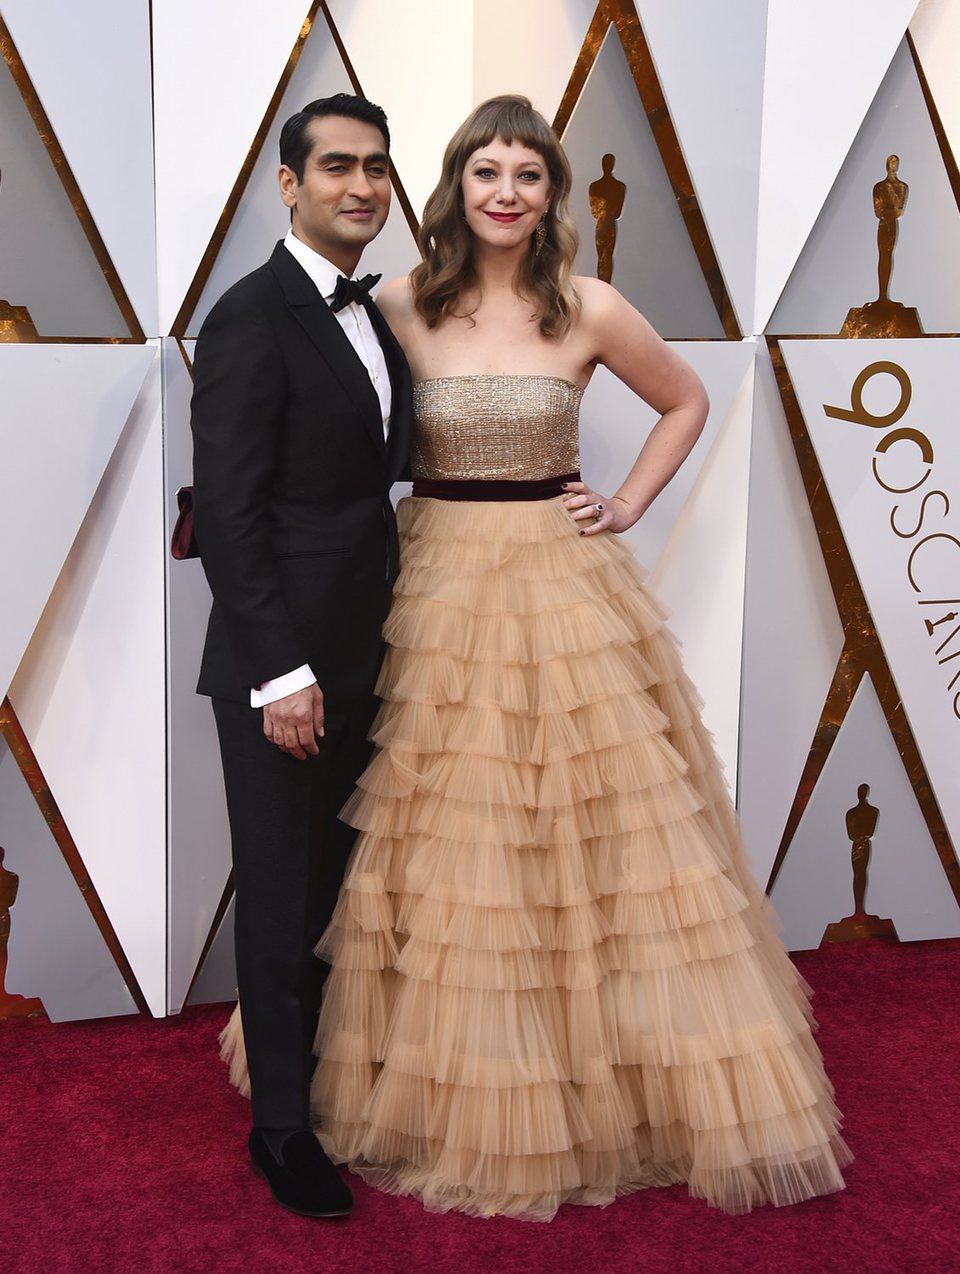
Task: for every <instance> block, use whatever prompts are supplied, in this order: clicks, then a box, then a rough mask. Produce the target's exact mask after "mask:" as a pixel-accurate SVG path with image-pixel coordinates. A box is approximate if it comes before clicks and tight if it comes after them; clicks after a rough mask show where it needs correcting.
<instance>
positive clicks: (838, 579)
mask: <svg viewBox="0 0 960 1274" xmlns="http://www.w3.org/2000/svg"><path fill="white" fill-rule="evenodd" d="M767 346H768V349H769V351H770V358H771V361H772V363H773V368H774V371H775V373H776V377H777V386H778V388H779V390H780V398H781V401H782V403H783V409H784V413H785V415H786V418H787V425H788V427H789V429H790V436H791V438H792V440H793V446H794V451H795V452H796V456H797V463H798V465H799V467H800V476H801V478H802V480H803V486H804V490H805V492H806V496H807V502H808V504H809V505H810V511H811V513H812V514H813V522H814V526H815V528H816V532H817V538H818V540H819V542H820V550H821V552H822V554H823V561H824V564H825V566H826V568H827V576H828V578H829V580H830V587H831V589H832V591H833V596H834V601H835V602H836V606H837V612H838V614H839V616H840V622H841V623H842V625H843V631H844V637H845V642H844V647H843V650H842V652H841V654H840V658H839V660H838V663H837V668H836V671H835V672H834V675H833V681H832V683H831V685H830V689H829V691H828V692H827V697H826V700H825V702H824V705H823V709H822V711H821V714H820V721H819V723H818V725H817V729H816V731H815V733H814V738H813V742H812V744H811V748H810V752H809V755H808V757H807V762H806V764H805V766H804V769H803V773H802V775H801V777H800V782H799V784H798V786H797V791H796V794H795V796H794V800H793V805H792V807H791V810H790V814H789V817H788V819H787V823H786V827H785V828H784V832H783V836H782V838H781V841H780V846H779V848H778V850H777V856H776V859H775V860H774V864H773V868H772V870H771V872H770V879H769V880H768V882H767V892H768V893H769V892H770V890H771V889H772V888H773V886H774V884H775V883H776V879H777V876H778V875H779V873H780V869H781V867H782V866H783V862H784V859H785V858H786V856H787V853H788V852H789V849H790V845H791V843H792V841H793V837H794V834H795V833H796V829H797V826H798V825H799V822H800V819H801V817H802V815H803V812H804V810H805V809H806V806H807V803H808V801H809V799H810V796H811V794H812V792H813V789H814V788H815V786H816V784H817V780H818V779H819V777H820V774H821V772H822V770H823V767H824V765H825V764H826V760H827V757H828V756H829V754H830V749H831V748H832V747H833V743H834V740H835V739H836V737H837V734H838V732H839V729H840V726H841V725H842V724H843V721H844V719H845V717H846V715H847V712H848V711H849V709H850V704H851V703H852V702H853V696H854V694H855V693H856V690H857V687H858V686H859V684H860V681H861V680H862V678H863V676H864V674H865V673H869V674H870V677H871V680H872V681H873V685H874V688H875V690H876V692H877V697H878V699H879V700H880V705H881V707H882V709H883V712H884V716H885V717H886V719H887V725H888V726H889V728H890V733H891V734H892V735H893V740H894V743H895V744H896V747H897V751H898V752H899V754H900V759H901V760H902V762H903V766H904V769H905V770H906V773H907V778H908V779H909V781H910V784H911V786H912V787H913V791H914V794H915V796H916V798H917V803H918V805H919V806H920V811H921V813H922V814H923V818H924V822H925V823H926V825H927V829H928V831H929V832H930V837H931V839H932V841H933V844H934V847H935V849H936V852H937V855H938V857H939V859H940V863H941V865H942V867H943V870H944V874H945V875H946V877H947V881H948V882H949V885H950V888H951V890H952V891H953V894H954V897H955V898H956V899H957V902H958V903H960V863H958V861H957V855H956V852H955V850H954V847H953V844H952V842H951V840H950V835H949V832H948V831H947V826H946V823H945V822H944V819H943V815H942V814H941V812H940V807H939V805H938V804H937V800H936V797H935V795H934V793H933V788H932V787H931V784H930V780H929V778H928V776H927V772H926V767H925V766H924V764H923V759H922V757H921V755H920V749H919V748H918V747H917V742H916V739H915V738H914V736H913V731H912V730H911V728H910V723H909V721H908V720H907V714H906V712H905V711H904V707H903V703H902V701H901V699H900V694H899V692H898V690H897V686H896V683H895V681H894V679H893V674H892V673H891V671H890V666H889V664H888V663H887V658H886V655H885V654H884V651H883V647H882V645H881V643H880V639H879V636H878V634H877V628H876V624H875V623H874V620H873V615H872V614H871V611H870V608H869V606H868V605H867V601H866V598H865V596H864V593H863V589H862V588H861V585H860V581H859V579H858V577H857V573H856V570H855V569H854V565H853V560H852V558H851V556H850V551H849V549H848V548H847V544H846V540H845V539H844V536H843V531H842V529H841V526H840V521H839V518H838V517H837V513H836V510H835V509H834V507H833V501H832V500H831V499H830V495H829V492H828V491H827V486H826V483H825V482H824V479H823V473H822V471H821V469H820V463H819V461H818V459H817V455H816V452H815V451H814V448H813V444H812V442H811V440H810V435H809V433H808V432H807V427H806V422H805V421H804V419H803V413H802V412H801V410H800V404H799V402H798V401H797V395H796V391H795V390H794V388H793V383H792V382H791V380H790V375H789V372H788V371H787V368H786V364H785V362H784V359H783V354H782V352H781V349H780V343H779V341H778V340H777V338H776V337H773V336H768V337H767Z"/></svg>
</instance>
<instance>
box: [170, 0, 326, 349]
mask: <svg viewBox="0 0 960 1274" xmlns="http://www.w3.org/2000/svg"><path fill="white" fill-rule="evenodd" d="M308 9H309V3H308V0H203V3H202V4H197V3H195V0H155V2H154V4H153V65H154V129H155V146H156V155H155V161H156V182H157V196H156V208H157V261H158V271H159V307H160V334H161V335H164V334H165V333H167V332H169V330H170V325H171V324H172V322H173V320H174V318H175V317H176V314H177V312H178V310H179V309H180V305H181V303H182V301H183V298H184V295H185V294H186V291H187V288H188V287H189V285H190V282H191V280H192V279H193V276H194V274H195V272H196V269H197V266H198V265H199V264H200V258H201V257H202V256H203V253H204V250H205V249H206V246H207V244H208V242H209V241H210V236H211V234H212V233H213V230H214V227H215V226H216V224H217V220H218V219H219V217H220V213H221V211H222V210H223V206H224V204H225V203H226V201H227V196H228V195H229V194H230V191H231V190H232V189H233V184H234V182H235V181H236V179H237V174H238V173H239V172H240V168H241V165H242V164H243V160H244V157H245V155H246V154H247V151H248V150H249V149H250V143H251V142H252V141H253V138H254V137H255V135H256V132H257V129H258V127H259V126H260V121H261V120H262V119H263V115H264V112H265V111H266V109H267V104H268V103H269V101H270V98H271V97H272V95H273V92H274V90H275V89H276V87H277V83H278V81H279V79H280V75H281V73H282V71H283V69H284V67H285V66H286V64H287V60H288V59H289V57H290V52H291V50H292V49H293V46H294V43H295V41H296V38H297V35H298V33H299V31H300V28H301V26H302V24H303V20H304V18H305V17H306V15H307V12H308ZM320 21H323V19H322V18H321V19H320Z"/></svg>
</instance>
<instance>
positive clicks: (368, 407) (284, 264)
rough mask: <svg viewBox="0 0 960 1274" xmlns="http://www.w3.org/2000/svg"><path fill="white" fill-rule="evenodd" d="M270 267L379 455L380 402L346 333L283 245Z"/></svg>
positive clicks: (383, 445) (276, 249)
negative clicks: (349, 399) (350, 399)
mask: <svg viewBox="0 0 960 1274" xmlns="http://www.w3.org/2000/svg"><path fill="white" fill-rule="evenodd" d="M270 267H271V269H272V270H273V272H274V274H275V275H276V276H277V279H278V281H279V283H280V286H281V288H282V289H283V294H284V298H285V300H286V303H287V306H288V307H289V310H290V313H291V314H292V315H293V317H294V318H295V319H296V321H297V322H298V323H299V324H300V326H301V327H302V328H303V330H304V331H305V332H306V334H307V336H309V338H310V340H311V341H312V342H313V344H314V346H315V347H316V349H317V351H318V353H319V354H320V355H321V357H322V358H323V359H324V361H325V362H326V363H327V365H328V367H329V368H330V370H331V371H332V372H333V374H334V376H336V378H337V379H338V380H339V381H340V383H341V385H342V386H343V388H344V389H345V390H346V392H347V393H348V394H349V395H350V397H351V398H352V399H353V401H354V403H355V404H356V407H357V412H358V415H359V417H360V419H361V420H362V422H363V424H364V426H365V428H366V429H367V432H368V433H369V434H370V437H371V440H372V441H373V443H374V445H375V446H376V448H377V450H378V451H379V452H381V453H382V452H383V450H384V447H385V445H386V444H385V443H384V438H383V418H382V415H381V412H380V400H379V399H378V397H377V393H376V390H375V389H374V388H373V385H372V384H371V383H370V374H369V373H368V371H367V369H366V368H365V367H364V365H363V362H362V361H361V359H360V358H359V356H358V355H357V352H356V350H355V349H354V348H353V346H352V345H351V344H350V341H349V339H348V337H347V334H346V333H345V332H344V330H343V328H342V327H341V326H340V324H339V322H338V321H337V319H336V317H335V315H334V314H333V312H332V311H331V309H330V307H329V306H328V305H327V303H326V301H325V300H324V299H323V297H322V296H321V295H320V293H319V292H318V291H317V287H316V284H315V283H314V282H313V280H312V279H311V278H310V277H309V276H308V275H307V274H306V272H305V271H304V270H302V269H301V268H300V266H299V265H298V264H297V262H296V261H295V260H294V259H293V257H292V256H291V255H290V253H289V252H288V251H287V250H286V248H285V247H284V246H283V244H282V243H278V244H277V246H276V247H275V248H274V250H273V256H272V257H271V258H270ZM381 322H382V320H381ZM384 326H386V325H385V324H384ZM378 335H379V329H378Z"/></svg>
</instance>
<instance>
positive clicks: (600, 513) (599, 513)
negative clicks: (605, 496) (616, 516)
mask: <svg viewBox="0 0 960 1274" xmlns="http://www.w3.org/2000/svg"><path fill="white" fill-rule="evenodd" d="M593 508H594V512H595V513H596V515H597V517H598V518H600V517H602V516H603V505H602V504H595V505H594V506H593Z"/></svg>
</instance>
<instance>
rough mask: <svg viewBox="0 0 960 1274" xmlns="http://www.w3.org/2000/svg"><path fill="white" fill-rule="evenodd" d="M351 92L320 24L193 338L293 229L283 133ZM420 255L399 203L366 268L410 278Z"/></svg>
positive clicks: (202, 302) (196, 317) (196, 316)
mask: <svg viewBox="0 0 960 1274" xmlns="http://www.w3.org/2000/svg"><path fill="white" fill-rule="evenodd" d="M349 92H352V88H351V85H350V79H349V76H348V74H347V70H346V67H345V66H344V64H343V61H342V60H341V57H340V53H339V51H338V50H337V46H336V44H335V43H334V40H333V36H332V35H331V34H330V29H329V27H328V26H327V24H326V22H325V21H323V22H320V21H318V22H315V23H314V25H313V30H312V31H311V32H310V35H309V36H308V37H307V40H306V43H305V44H304V48H303V52H302V54H301V55H300V60H299V62H298V63H297V67H296V70H295V71H294V73H293V75H292V77H291V79H290V83H289V85H288V86H287V91H286V93H285V94H284V96H283V100H282V101H281V103H280V109H279V110H278V111H277V114H276V118H275V119H274V122H273V124H272V126H271V128H270V130H269V132H268V134H267V137H266V140H265V142H264V144H263V148H262V150H261V151H260V155H259V157H258V159H257V162H256V164H255V165H254V168H253V172H252V173H251V174H250V180H249V182H248V184H247V187H246V189H245V190H244V193H243V197H242V199H241V200H240V204H239V207H238V208H237V211H236V214H235V216H234V218H233V221H232V223H231V225H230V229H229V230H228V231H227V235H226V238H225V239H224V241H223V246H222V247H221V249H220V251H219V253H218V254H217V259H216V262H215V264H214V267H213V269H212V271H211V273H210V277H209V279H208V281H207V284H206V286H205V287H204V289H203V292H202V293H201V295H200V299H199V301H198V303H197V307H196V310H195V311H194V313H193V315H192V317H191V320H190V323H189V332H190V335H191V336H196V335H197V334H198V332H199V330H200V325H201V324H202V322H203V320H204V318H206V316H207V314H208V313H209V311H210V309H211V307H212V306H213V304H214V303H215V302H216V301H217V300H218V298H219V297H220V296H222V295H223V293H224V292H225V291H226V290H227V288H228V287H230V286H231V285H232V284H233V283H236V281H237V280H238V279H240V278H242V277H243V276H244V275H245V274H247V273H248V272H249V271H250V270H253V269H255V268H256V267H257V266H259V265H261V264H262V263H263V262H264V261H265V260H266V259H267V258H268V257H269V255H270V253H271V252H272V251H273V246H274V244H275V243H276V242H277V240H279V239H282V238H283V236H284V235H285V234H286V232H287V230H288V229H289V226H290V213H289V211H288V209H287V208H286V207H285V206H284V204H283V203H281V201H280V192H279V188H278V185H277V170H278V167H279V162H280V161H279V158H278V155H279V140H280V130H281V128H282V127H283V124H284V121H285V120H286V119H288V118H289V117H290V116H291V115H292V114H294V112H296V111H298V110H299V109H300V107H301V106H303V105H305V104H306V103H307V102H310V101H313V100H314V99H315V98H318V97H329V96H331V95H332V94H334V93H349ZM418 257H419V254H418V252H417V249H416V245H415V243H414V239H413V235H412V233H411V231H410V228H409V226H408V225H407V222H406V219H405V217H404V215H403V209H402V208H401V207H400V204H399V201H398V200H396V199H394V201H393V204H392V206H391V209H390V215H389V216H388V218H387V223H386V225H385V227H384V229H383V230H382V231H381V233H380V235H379V236H378V237H377V240H376V242H375V243H374V244H372V245H371V246H370V248H369V249H368V250H367V252H366V254H365V256H364V269H368V268H369V269H373V270H376V272H377V273H382V274H383V275H384V276H385V277H386V278H388V279H389V278H394V277H395V276H397V275H400V274H406V273H407V271H408V270H410V269H411V268H412V266H413V265H414V264H415V262H416V261H417V260H418Z"/></svg>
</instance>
